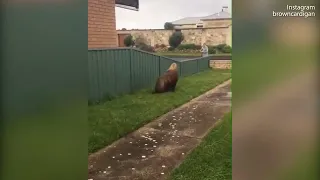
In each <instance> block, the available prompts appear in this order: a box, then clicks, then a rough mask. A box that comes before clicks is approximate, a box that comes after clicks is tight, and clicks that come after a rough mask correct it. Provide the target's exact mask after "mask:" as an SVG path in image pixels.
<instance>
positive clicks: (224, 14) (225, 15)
mask: <svg viewBox="0 0 320 180" xmlns="http://www.w3.org/2000/svg"><path fill="white" fill-rule="evenodd" d="M230 18H231V14H230V13H228V12H226V11H221V12H218V13H215V14H212V15H209V16H205V17H202V18H201V20H211V19H230Z"/></svg>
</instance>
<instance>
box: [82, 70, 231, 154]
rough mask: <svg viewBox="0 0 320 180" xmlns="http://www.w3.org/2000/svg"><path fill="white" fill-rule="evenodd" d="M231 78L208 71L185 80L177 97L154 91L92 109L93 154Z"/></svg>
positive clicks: (180, 81) (91, 135)
mask: <svg viewBox="0 0 320 180" xmlns="http://www.w3.org/2000/svg"><path fill="white" fill-rule="evenodd" d="M230 77H231V73H230V70H207V71H204V72H200V73H198V74H194V75H192V76H188V77H185V78H181V79H180V80H179V82H178V84H177V89H176V92H175V93H165V94H151V93H150V92H151V90H150V89H146V90H142V91H139V92H137V93H135V94H129V95H124V96H122V97H119V98H116V99H113V100H112V101H107V102H105V103H102V104H99V105H92V106H89V107H88V109H89V110H88V121H89V143H88V151H89V153H92V152H95V151H97V150H98V149H101V148H103V147H104V146H107V145H109V144H111V143H112V142H113V141H115V140H117V139H119V138H121V137H123V136H124V135H126V134H128V133H130V132H132V131H134V130H136V129H137V128H139V127H141V126H142V125H144V124H146V123H148V122H150V121H152V120H153V119H155V118H157V117H159V116H161V115H163V114H164V113H166V112H169V111H170V110H172V109H174V108H176V107H178V106H180V105H182V104H184V103H186V102H187V101H189V100H191V99H193V98H195V97H197V96H199V95H201V94H203V93H204V92H206V91H208V90H210V89H212V88H214V87H215V86H217V85H218V84H221V83H222V82H224V81H225V80H227V79H229V78H230Z"/></svg>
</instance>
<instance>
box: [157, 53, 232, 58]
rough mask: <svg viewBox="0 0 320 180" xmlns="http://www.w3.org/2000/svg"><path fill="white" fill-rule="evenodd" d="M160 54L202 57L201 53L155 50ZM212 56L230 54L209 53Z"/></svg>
mask: <svg viewBox="0 0 320 180" xmlns="http://www.w3.org/2000/svg"><path fill="white" fill-rule="evenodd" d="M156 54H157V55H160V56H172V57H202V53H180V52H157V53H156ZM210 55H213V56H221V55H231V54H210Z"/></svg>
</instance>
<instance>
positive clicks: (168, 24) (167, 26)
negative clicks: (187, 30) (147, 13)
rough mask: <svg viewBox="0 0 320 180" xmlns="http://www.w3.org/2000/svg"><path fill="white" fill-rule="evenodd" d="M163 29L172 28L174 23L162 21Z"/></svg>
mask: <svg viewBox="0 0 320 180" xmlns="http://www.w3.org/2000/svg"><path fill="white" fill-rule="evenodd" d="M164 29H167V30H173V29H174V25H173V24H172V23H171V22H166V23H164Z"/></svg>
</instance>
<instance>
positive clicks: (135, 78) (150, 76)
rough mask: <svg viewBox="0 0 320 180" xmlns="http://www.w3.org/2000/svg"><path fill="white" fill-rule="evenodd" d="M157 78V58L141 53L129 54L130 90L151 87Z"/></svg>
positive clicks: (133, 52)
mask: <svg viewBox="0 0 320 180" xmlns="http://www.w3.org/2000/svg"><path fill="white" fill-rule="evenodd" d="M158 76H159V56H157V55H154V54H149V53H144V52H141V51H135V50H132V52H131V89H132V91H137V90H140V89H142V88H147V87H151V85H153V84H154V83H155V81H156V79H157V77H158Z"/></svg>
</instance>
